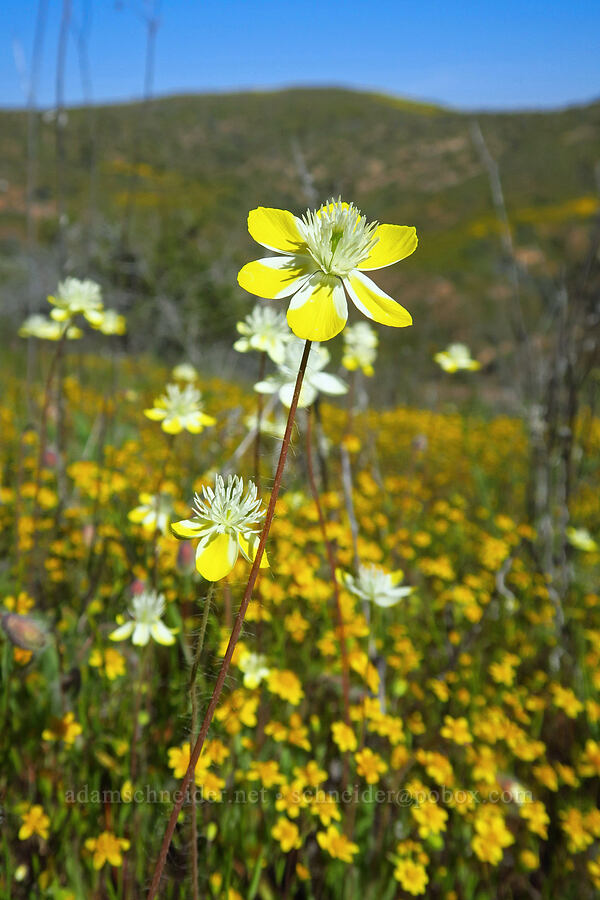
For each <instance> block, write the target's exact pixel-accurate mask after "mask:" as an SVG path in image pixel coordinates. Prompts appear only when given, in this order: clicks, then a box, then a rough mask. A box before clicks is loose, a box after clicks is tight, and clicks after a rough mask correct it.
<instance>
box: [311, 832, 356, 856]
mask: <svg viewBox="0 0 600 900" xmlns="http://www.w3.org/2000/svg"><path fill="white" fill-rule="evenodd" d="M317 841H318V842H319V846H320V848H321V850H326V851H327V853H329V855H330V856H331V857H333V859H341V860H342V862H347V863H351V862H352V858H353V856H354V854H355V853H358V844H354V843H353V842H352V841H349V840H348V838H347V837H346V835H345V834H341V833H340V832H339V831H338V829H337V828H336V827H335V825H330V826H329V828H328V829H327V831H318V832H317Z"/></svg>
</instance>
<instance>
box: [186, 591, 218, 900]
mask: <svg viewBox="0 0 600 900" xmlns="http://www.w3.org/2000/svg"><path fill="white" fill-rule="evenodd" d="M214 592H215V582H214V581H211V583H210V587H209V589H208V594H207V595H206V598H205V600H204V609H203V610H202V621H201V623H200V631H199V633H198V638H197V640H196V646H195V648H194V661H193V662H192V668H191V669H190V681H189V692H190V704H191V707H192V722H191V729H190V731H191V733H190V743H191V742H192V741H195V740H196V738H197V734H196V731H197V729H198V694H197V692H196V678H197V677H198V669H199V668H200V660H201V659H202V650H203V649H204V638H205V636H206V626H207V624H208V616H209V613H210V605H211V602H212V598H213V595H214ZM192 894H193V898H194V900H198V808H197V806H196V791H195V790H193V791H192Z"/></svg>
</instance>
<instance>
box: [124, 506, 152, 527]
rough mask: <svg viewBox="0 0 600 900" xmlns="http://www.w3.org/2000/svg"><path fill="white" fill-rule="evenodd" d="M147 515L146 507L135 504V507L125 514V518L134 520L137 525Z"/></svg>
mask: <svg viewBox="0 0 600 900" xmlns="http://www.w3.org/2000/svg"><path fill="white" fill-rule="evenodd" d="M147 515H148V510H147V509H145V508H144V507H143V506H136V508H135V509H132V510H131V512H130V513H128V514H127V518H128V519H129V521H130V522H135V524H136V525H139V524H140V523H141V522H143V521H144V519H145V518H146V516H147Z"/></svg>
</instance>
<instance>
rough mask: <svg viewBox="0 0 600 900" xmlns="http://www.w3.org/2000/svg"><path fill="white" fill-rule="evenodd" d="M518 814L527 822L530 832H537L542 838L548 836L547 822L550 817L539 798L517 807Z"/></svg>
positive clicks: (544, 838) (545, 838)
mask: <svg viewBox="0 0 600 900" xmlns="http://www.w3.org/2000/svg"><path fill="white" fill-rule="evenodd" d="M519 815H520V816H521V818H522V819H525V821H526V822H527V827H528V828H529V830H530V831H531V832H532V834H537V835H539V837H541V838H542V839H543V840H547V838H548V824H549V822H550V818H549V816H548V813H547V812H546V807H545V806H544V804H543V803H541V802H540V801H539V800H531V801H529V802H528V803H523V805H522V806H520V807H519Z"/></svg>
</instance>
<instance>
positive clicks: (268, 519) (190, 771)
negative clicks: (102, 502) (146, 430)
mask: <svg viewBox="0 0 600 900" xmlns="http://www.w3.org/2000/svg"><path fill="white" fill-rule="evenodd" d="M310 347H311V341H306V343H305V345H304V352H303V354H302V360H301V362H300V367H299V369H298V376H297V378H296V386H295V388H294V395H293V397H292V403H291V405H290V411H289V413H288V420H287V425H286V429H285V434H284V437H283V443H282V445H281V452H280V454H279V462H278V464H277V471H276V473H275V479H274V481H273V490H272V491H271V498H270V500H269V506H268V508H267V514H266V516H265V524H264V526H263V529H262V532H261V535H260V540H259V543H258V549H257V551H256V556H255V557H254V562H253V563H252V568H251V569H250V575H249V577H248V583H247V585H246V590H245V591H244V596H243V598H242V603H241V605H240V608H239V611H238V614H237V616H236V620H235V622H234V625H233V629H232V632H231V636H230V638H229V643H228V645H227V650H226V651H225V656H224V657H223V662H222V663H221V668H220V670H219V674H218V675H217V680H216V683H215V687H214V690H213V693H212V697H211V698H210V702H209V704H208V709H207V710H206V713H205V716H204V721H203V722H202V727H201V729H200V733H199V735H198V738H197V740H196V743H195V744H194V748H193V750H192V752H191V753H190V762H189V765H188V768H187V772H186V773H185V775H184V776H183V780H182V782H181V785H180V787H179V799H178V800H177V802H176V803H175V805H174V807H173V810H172V811H171V816H170V818H169V821H168V823H167V828H166V831H165V835H164V838H163V842H162V845H161V848H160V853H159V856H158V860H157V862H156V867H155V869H154V875H153V877H152V884H151V885H150V890H149V892H148V900H153V898H154V897H156V895H157V892H158V888H159V885H160V880H161V877H162V873H163V870H164V867H165V862H166V860H167V853H168V852H169V846H170V844H171V839H172V837H173V832H174V831H175V825H176V824H177V818H178V816H179V813H180V812H181V809H182V807H183V803H184V800H185V794H186V791H187V789H188V786H189V784H190V782H191V780H192V778H193V777H194V771H195V769H196V763H197V762H198V758H199V756H200V753H201V751H202V747H203V746H204V741H205V739H206V735H207V734H208V729H209V728H210V724H211V722H212V719H213V716H214V714H215V710H216V708H217V706H218V703H219V698H220V696H221V692H222V690H223V686H224V684H225V679H226V678H227V673H228V672H229V667H230V665H231V659H232V657H233V652H234V650H235V647H236V644H237V642H238V639H239V636H240V632H241V630H242V625H243V623H244V617H245V615H246V610H247V609H248V604H249V603H250V598H251V597H252V591H253V589H254V585H255V583H256V579H257V577H258V570H259V567H260V563H261V560H262V557H263V554H264V552H265V544H266V542H267V538H268V536H269V531H270V530H271V523H272V522H273V516H274V515H275V504H276V503H277V497H278V496H279V490H280V488H281V480H282V478H283V470H284V468H285V462H286V459H287V453H288V449H289V445H290V438H291V436H292V427H293V425H294V417H295V415H296V409H297V407H298V398H299V396H300V389H301V387H302V381H303V379H304V373H305V371H306V364H307V362H308V355H309V353H310Z"/></svg>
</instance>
